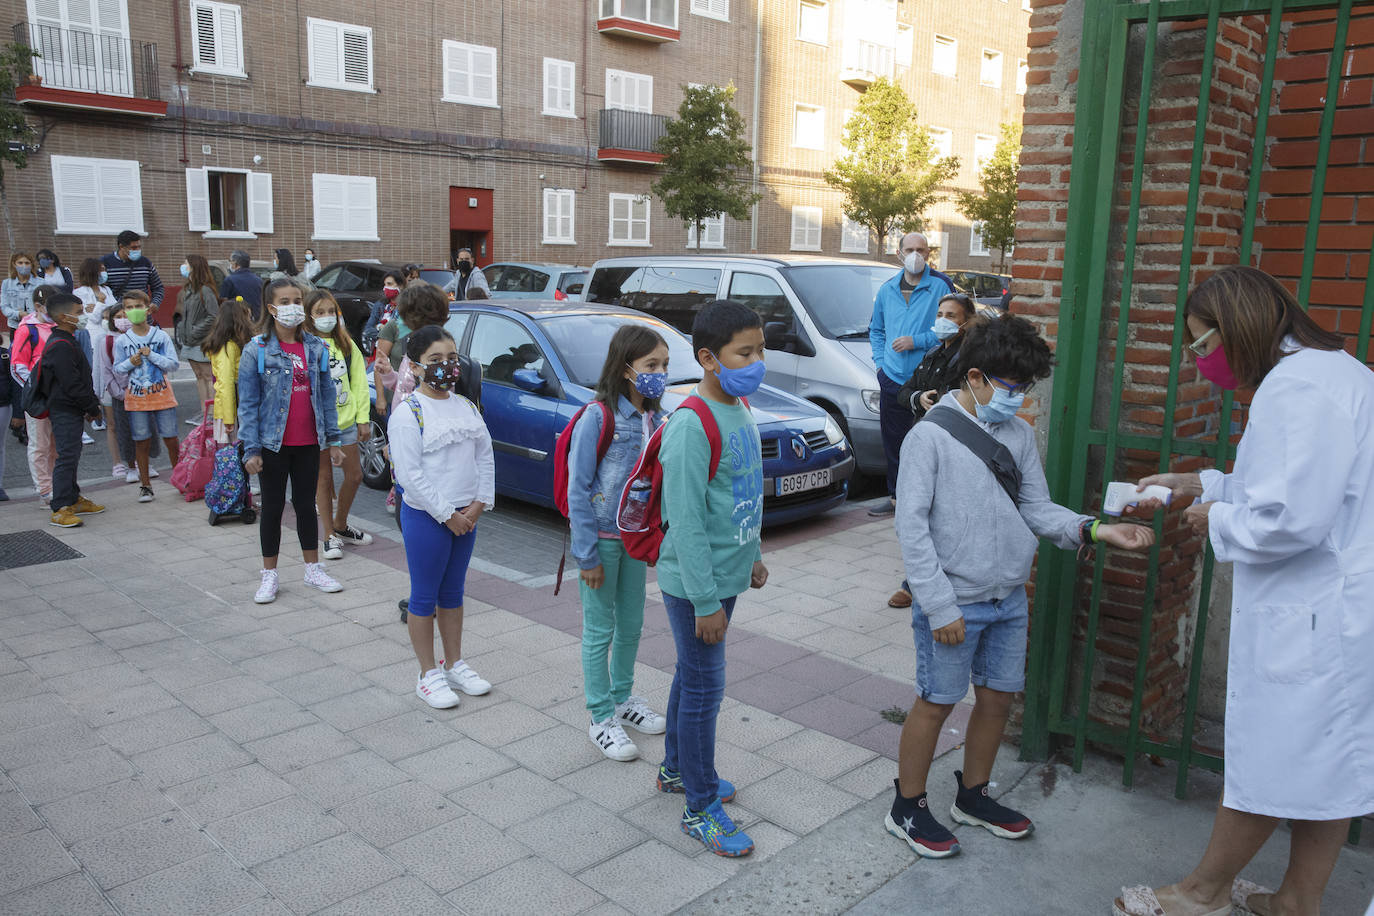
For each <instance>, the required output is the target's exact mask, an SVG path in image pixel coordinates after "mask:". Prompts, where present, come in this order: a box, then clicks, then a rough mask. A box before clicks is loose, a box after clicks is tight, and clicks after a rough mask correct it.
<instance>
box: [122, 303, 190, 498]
mask: <svg viewBox="0 0 1374 916" xmlns="http://www.w3.org/2000/svg"><path fill="white" fill-rule="evenodd" d="M122 301H123V305H124V315H125V317H126V318H128V320H129V330H127V331H125V332H123V333H122V334H120V335H119V336H118V337H116V338H115V342H114V371H115V372H116V373H118V374H119V375H121V376H123V377H125V378H126V379H127V380H128V383H127V385H126V386H125V389H124V410H125V412H126V413H127V414H128V415H129V431H130V433H131V435H132V436H133V439H134V452H135V460H136V461H137V462H138V501H139V502H141V503H149V502H152V501H153V485H152V479H151V477H150V475H149V473H148V458H149V448H150V440H151V439H152V438H153V436H154V434H156V435H157V437H158V438H159V439H161V440H162V444H163V445H165V446H166V447H167V455H168V457H170V458H171V459H172V467H176V463H177V459H178V458H179V457H180V454H181V452H180V448H179V445H178V442H177V397H176V394H175V393H173V391H172V383H171V381H170V380H169V379H168V375H169V374H170V373H172V372H175V371H176V370H177V367H178V366H179V365H180V364H181V363H180V362H179V361H178V360H177V351H176V346H175V345H174V344H173V343H172V338H170V337H168V336H167V332H166V331H164V330H162V329H161V328H159V327H156V326H153V325H150V324H149V323H148V318H149V308H150V306H151V305H152V300H151V299H149V298H148V294H147V293H145V292H143V291H142V290H128V291H127V292H125V293H124V299H123V300H122Z"/></svg>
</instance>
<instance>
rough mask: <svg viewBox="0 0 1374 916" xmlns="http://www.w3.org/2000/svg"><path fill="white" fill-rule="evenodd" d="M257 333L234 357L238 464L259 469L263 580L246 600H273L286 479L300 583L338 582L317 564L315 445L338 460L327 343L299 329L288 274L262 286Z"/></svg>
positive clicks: (336, 587) (298, 300) (332, 585)
mask: <svg viewBox="0 0 1374 916" xmlns="http://www.w3.org/2000/svg"><path fill="white" fill-rule="evenodd" d="M262 304H263V309H262V318H261V320H260V323H259V325H258V327H259V333H258V336H257V337H254V338H253V339H252V340H250V341H249V342H248V346H246V347H244V349H243V356H242V357H240V359H239V387H238V397H239V413H238V420H239V425H238V430H239V439H240V440H241V441H242V442H243V447H244V448H243V454H244V462H243V467H244V470H245V471H247V472H248V473H249V474H259V475H260V476H259V479H258V484H259V486H260V487H261V488H262V506H261V508H260V509H259V520H258V539H259V541H260V542H261V545H262V581H261V583H260V584H259V586H258V591H257V594H255V595H254V596H253V600H254V601H256V602H257V603H258V604H268V603H270V602H272V601H275V600H277V555H278V554H279V553H280V552H281V518H282V512H283V510H284V509H285V508H286V484H287V481H290V483H291V507H292V508H293V509H294V510H295V513H296V537H297V538H298V539H299V540H300V545H301V555H302V556H303V557H304V559H305V584H306V585H307V586H309V587H310V588H316V589H319V590H320V591H322V592H338V591H342V590H343V586H342V585H340V584H339V583H338V582H336V581H335V580H334V579H333V577H331V576H330V575H329V574H328V573H326V572H325V571H324V568H323V567H322V566H320V551H319V538H318V526H319V518H318V517H317V516H316V514H315V490H316V487H317V486H318V484H319V477H320V452H321V450H322V449H324V448H328V450H329V456H330V460H331V461H332V462H333V463H334V465H336V466H337V465H338V464H340V463H341V462H342V461H343V450H342V449H341V448H340V447H339V442H340V439H339V422H338V410H337V408H336V406H335V405H336V396H335V393H334V381H333V379H331V378H330V376H329V348H328V347H327V346H326V345H325V343H324V341H322V340H320V339H319V338H318V337H316V336H314V335H313V334H307V333H305V332H304V331H303V330H302V328H301V325H302V324H304V323H305V291H304V289H302V288H301V286H300V285H299V284H297V283H296V281H295V280H292V279H290V278H286V277H284V278H282V279H280V280H273V281H271V282H270V283H268V284H267V287H266V289H264V290H263V303H262Z"/></svg>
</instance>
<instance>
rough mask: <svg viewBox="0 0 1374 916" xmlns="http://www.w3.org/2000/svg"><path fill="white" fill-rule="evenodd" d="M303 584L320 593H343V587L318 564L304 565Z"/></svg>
mask: <svg viewBox="0 0 1374 916" xmlns="http://www.w3.org/2000/svg"><path fill="white" fill-rule="evenodd" d="M305 584H306V585H308V586H310V587H311V588H318V589H319V590H320V591H322V592H341V591H343V586H342V585H340V584H339V583H338V581H337V580H335V579H334V577H333V576H331V575H329V573H327V572H325V571H324V567H323V566H321V565H320V564H318V563H307V564H305Z"/></svg>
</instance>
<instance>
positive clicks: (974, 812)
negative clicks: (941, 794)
mask: <svg viewBox="0 0 1374 916" xmlns="http://www.w3.org/2000/svg"><path fill="white" fill-rule="evenodd" d="M954 779H955V781H956V782H957V783H958V784H959V793H958V795H956V796H955V799H954V804H953V805H952V806H951V807H950V809H949V815H950V817H952V818H954V819H955V820H956V821H958V822H959V823H961V824H967V825H969V826H970V827H983V828H985V829H986V830H988V831H989V832H991V833H992V835H993V836H1000V837H1001V838H1002V839H1004V840H1019V839H1021V838H1022V837H1023V836H1027V835H1028V834H1030V833H1032V832H1034V830H1035V825H1034V824H1032V823H1031V821H1030V818H1028V817H1026V816H1025V815H1024V814H1022V813H1021V812H1020V811H1013V810H1012V809H1011V808H1008V807H1007V806H1005V805H999V804H998V803H997V802H995V801H994V800H993V799H992V797H991V796H990V795H988V784H987V783H982V784H980V785H976V786H965V785H964V774H963V772H962V771H960V770H955V771H954Z"/></svg>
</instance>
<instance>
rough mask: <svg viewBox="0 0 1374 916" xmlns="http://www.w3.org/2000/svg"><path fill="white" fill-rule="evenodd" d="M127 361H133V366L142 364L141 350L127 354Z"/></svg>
mask: <svg viewBox="0 0 1374 916" xmlns="http://www.w3.org/2000/svg"><path fill="white" fill-rule="evenodd" d="M129 362H131V363H133V364H134V365H135V366H141V365H143V351H142V350H140V351H138V352H137V353H133V354H131V355H130V356H129Z"/></svg>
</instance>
